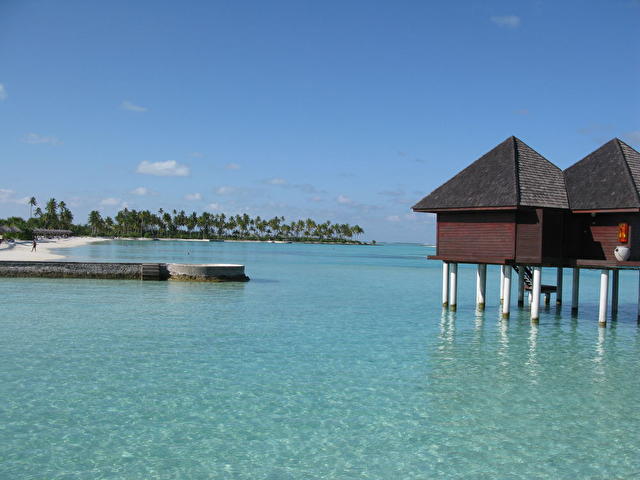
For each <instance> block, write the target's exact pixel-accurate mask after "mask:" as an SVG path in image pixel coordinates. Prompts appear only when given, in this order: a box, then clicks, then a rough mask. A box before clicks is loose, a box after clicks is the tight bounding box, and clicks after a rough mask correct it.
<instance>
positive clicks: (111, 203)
mask: <svg viewBox="0 0 640 480" xmlns="http://www.w3.org/2000/svg"><path fill="white" fill-rule="evenodd" d="M119 203H120V199H118V198H113V197H109V198H104V199H103V200H102V201H101V202H100V205H104V206H105V207H112V206H114V205H118V204H119Z"/></svg>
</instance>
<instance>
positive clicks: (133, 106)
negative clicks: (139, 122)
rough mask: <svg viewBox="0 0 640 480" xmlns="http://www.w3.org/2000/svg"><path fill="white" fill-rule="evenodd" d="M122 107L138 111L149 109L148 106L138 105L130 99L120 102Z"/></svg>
mask: <svg viewBox="0 0 640 480" xmlns="http://www.w3.org/2000/svg"><path fill="white" fill-rule="evenodd" d="M120 108H122V109H123V110H129V111H130V112H138V113H142V112H146V111H147V110H148V109H147V107H143V106H141V105H136V104H135V103H132V102H130V101H129V100H124V101H123V102H122V103H121V104H120Z"/></svg>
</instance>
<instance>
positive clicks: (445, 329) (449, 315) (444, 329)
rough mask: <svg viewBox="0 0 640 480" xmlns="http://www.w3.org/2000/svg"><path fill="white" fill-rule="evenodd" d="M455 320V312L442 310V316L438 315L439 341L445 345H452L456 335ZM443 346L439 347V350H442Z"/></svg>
mask: <svg viewBox="0 0 640 480" xmlns="http://www.w3.org/2000/svg"><path fill="white" fill-rule="evenodd" d="M455 318H456V314H455V312H451V311H449V310H444V309H443V310H442V314H441V315H440V339H441V340H443V341H444V343H445V344H451V343H453V340H454V337H455V333H456V322H455ZM445 346H446V345H444V344H443V345H441V346H440V349H443V348H444V347H445Z"/></svg>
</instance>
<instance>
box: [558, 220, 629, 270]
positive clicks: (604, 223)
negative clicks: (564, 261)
mask: <svg viewBox="0 0 640 480" xmlns="http://www.w3.org/2000/svg"><path fill="white" fill-rule="evenodd" d="M621 222H627V223H628V224H629V243H628V244H627V245H628V246H629V247H630V248H631V258H630V259H629V260H635V261H637V260H640V214H638V213H598V214H596V216H595V217H592V216H591V214H589V213H580V214H573V215H572V218H571V222H570V233H569V235H570V240H569V241H567V242H565V243H566V245H567V249H566V255H567V257H569V258H582V259H590V260H610V261H612V262H613V263H616V258H615V256H614V254H613V250H614V249H615V248H616V246H617V245H620V244H619V243H618V224H619V223H621Z"/></svg>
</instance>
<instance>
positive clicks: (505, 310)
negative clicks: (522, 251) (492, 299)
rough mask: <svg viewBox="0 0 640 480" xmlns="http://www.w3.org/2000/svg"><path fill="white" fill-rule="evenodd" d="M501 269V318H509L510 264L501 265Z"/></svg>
mask: <svg viewBox="0 0 640 480" xmlns="http://www.w3.org/2000/svg"><path fill="white" fill-rule="evenodd" d="M502 271H503V276H504V284H503V285H504V291H503V292H502V295H503V301H502V318H509V307H510V306H511V265H502Z"/></svg>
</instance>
